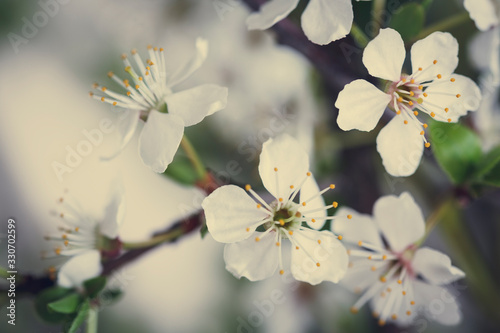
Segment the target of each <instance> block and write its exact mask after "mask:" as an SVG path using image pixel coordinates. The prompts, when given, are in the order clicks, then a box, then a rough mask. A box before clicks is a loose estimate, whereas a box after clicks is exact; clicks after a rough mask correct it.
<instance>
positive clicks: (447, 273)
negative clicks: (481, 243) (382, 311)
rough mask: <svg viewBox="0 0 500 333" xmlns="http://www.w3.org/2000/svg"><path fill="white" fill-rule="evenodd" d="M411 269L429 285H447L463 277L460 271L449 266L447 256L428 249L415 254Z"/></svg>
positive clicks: (463, 274) (449, 262) (425, 248)
mask: <svg viewBox="0 0 500 333" xmlns="http://www.w3.org/2000/svg"><path fill="white" fill-rule="evenodd" d="M412 267H413V268H414V269H415V272H416V273H418V274H420V275H422V276H423V277H424V278H425V279H426V280H427V281H429V282H430V283H431V284H437V285H440V284H448V283H451V282H454V281H456V280H458V279H461V278H463V277H464V276H465V273H464V272H463V271H462V270H460V269H458V268H457V267H455V266H453V265H452V264H451V259H450V258H449V257H448V256H447V255H445V254H443V253H441V252H439V251H436V250H433V249H430V248H428V247H424V248H421V249H418V250H417V252H415V256H414V257H413V261H412Z"/></svg>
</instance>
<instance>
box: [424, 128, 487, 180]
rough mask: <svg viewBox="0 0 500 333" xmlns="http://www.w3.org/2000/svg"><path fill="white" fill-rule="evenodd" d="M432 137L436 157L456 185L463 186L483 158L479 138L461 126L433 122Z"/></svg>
mask: <svg viewBox="0 0 500 333" xmlns="http://www.w3.org/2000/svg"><path fill="white" fill-rule="evenodd" d="M430 136H431V144H432V147H433V148H432V150H433V152H434V156H435V157H436V160H437V161H438V163H439V165H440V166H441V168H442V169H443V170H444V171H445V172H446V174H447V175H448V177H449V178H450V179H451V181H452V182H453V183H454V184H463V183H464V182H466V181H468V180H470V179H471V177H472V176H473V175H474V173H475V171H476V168H477V165H478V162H479V160H480V159H481V158H482V155H483V153H482V151H481V141H480V139H479V137H478V136H477V135H476V133H474V132H473V131H471V130H470V129H468V128H467V127H465V126H463V125H461V124H458V123H457V124H447V123H441V122H437V121H433V122H431V124H430Z"/></svg>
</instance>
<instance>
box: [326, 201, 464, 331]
mask: <svg viewBox="0 0 500 333" xmlns="http://www.w3.org/2000/svg"><path fill="white" fill-rule="evenodd" d="M346 214H349V215H352V219H351V220H347V219H345V218H344V216H345V215H346ZM338 215H339V218H338V219H337V220H336V221H335V224H334V225H333V228H332V229H333V231H334V232H338V233H342V235H343V236H344V239H345V240H346V241H347V242H349V243H351V244H353V247H352V249H351V250H349V254H350V257H351V262H350V264H349V266H350V268H349V270H348V271H347V274H346V276H345V278H344V280H342V281H343V282H345V285H346V286H348V287H349V288H352V289H353V290H354V291H355V292H357V293H359V292H363V293H362V296H361V297H360V298H359V299H358V301H357V302H356V303H355V304H354V306H353V307H352V309H351V310H352V312H354V313H356V312H357V311H358V310H359V309H360V308H361V307H362V306H363V305H364V304H365V303H367V302H368V301H370V303H371V307H372V309H373V311H374V315H375V316H376V317H378V318H379V324H381V325H383V324H385V323H386V322H387V321H393V322H396V323H397V324H401V325H408V324H410V323H411V322H412V321H413V320H414V319H415V318H416V317H417V314H418V313H421V314H423V315H425V316H426V317H428V318H429V319H433V320H436V321H437V322H439V323H441V324H445V325H452V324H456V323H458V322H459V321H460V316H461V314H460V310H459V307H458V304H457V303H456V300H455V298H454V297H453V296H452V295H451V294H450V292H449V291H447V290H446V289H445V288H443V287H442V285H445V284H449V283H451V282H454V281H456V280H458V279H460V278H463V277H464V276H465V274H464V272H462V271H461V270H460V269H458V268H456V267H454V266H452V265H451V260H450V258H449V257H448V256H446V255H444V254H443V253H441V252H438V251H435V250H432V249H430V248H427V247H424V248H418V246H417V245H416V242H417V241H419V240H420V239H421V238H422V237H424V234H425V222H424V218H423V216H422V212H421V210H420V208H419V207H418V206H417V204H416V203H415V201H414V200H413V198H412V196H411V195H410V194H408V193H403V194H401V195H400V196H399V197H396V196H392V195H390V196H385V197H382V198H380V199H379V200H378V201H377V202H376V203H375V206H374V209H373V217H371V216H369V215H364V214H359V213H357V212H356V211H353V210H352V209H349V208H342V209H339V211H338Z"/></svg>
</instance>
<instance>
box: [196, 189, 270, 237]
mask: <svg viewBox="0 0 500 333" xmlns="http://www.w3.org/2000/svg"><path fill="white" fill-rule="evenodd" d="M201 206H202V207H203V209H204V210H205V218H206V220H207V227H208V230H209V231H210V234H211V235H212V237H213V238H214V239H215V240H216V241H218V242H222V243H234V242H238V241H241V240H243V239H246V238H248V237H250V236H251V235H252V233H253V232H254V231H255V229H256V228H257V227H258V226H259V225H261V224H262V220H263V219H265V218H266V217H267V216H268V214H267V213H266V212H265V210H264V209H262V208H261V209H259V208H257V203H256V202H255V201H254V200H253V199H252V198H250V196H249V195H248V194H247V193H246V192H245V191H244V190H243V189H241V188H239V187H238V186H235V185H226V186H222V187H220V188H218V189H216V190H215V191H214V192H212V193H211V194H210V195H209V196H208V197H206V198H205V200H203V202H202V204H201ZM247 228H249V231H247Z"/></svg>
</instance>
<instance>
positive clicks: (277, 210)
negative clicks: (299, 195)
mask: <svg viewBox="0 0 500 333" xmlns="http://www.w3.org/2000/svg"><path fill="white" fill-rule="evenodd" d="M271 208H272V209H273V211H272V213H273V215H272V216H273V219H272V221H269V222H267V223H265V224H264V228H265V229H266V230H267V229H269V228H275V229H279V230H286V231H295V230H297V229H299V228H300V227H301V225H302V221H303V217H302V213H301V212H299V210H298V209H299V205H298V204H297V203H295V202H288V203H287V204H286V205H284V206H283V205H281V204H280V202H279V201H278V200H276V201H274V202H273V203H271ZM279 230H277V231H279ZM287 234H288V233H287V232H284V233H283V235H284V237H287V236H286V235H287Z"/></svg>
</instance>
